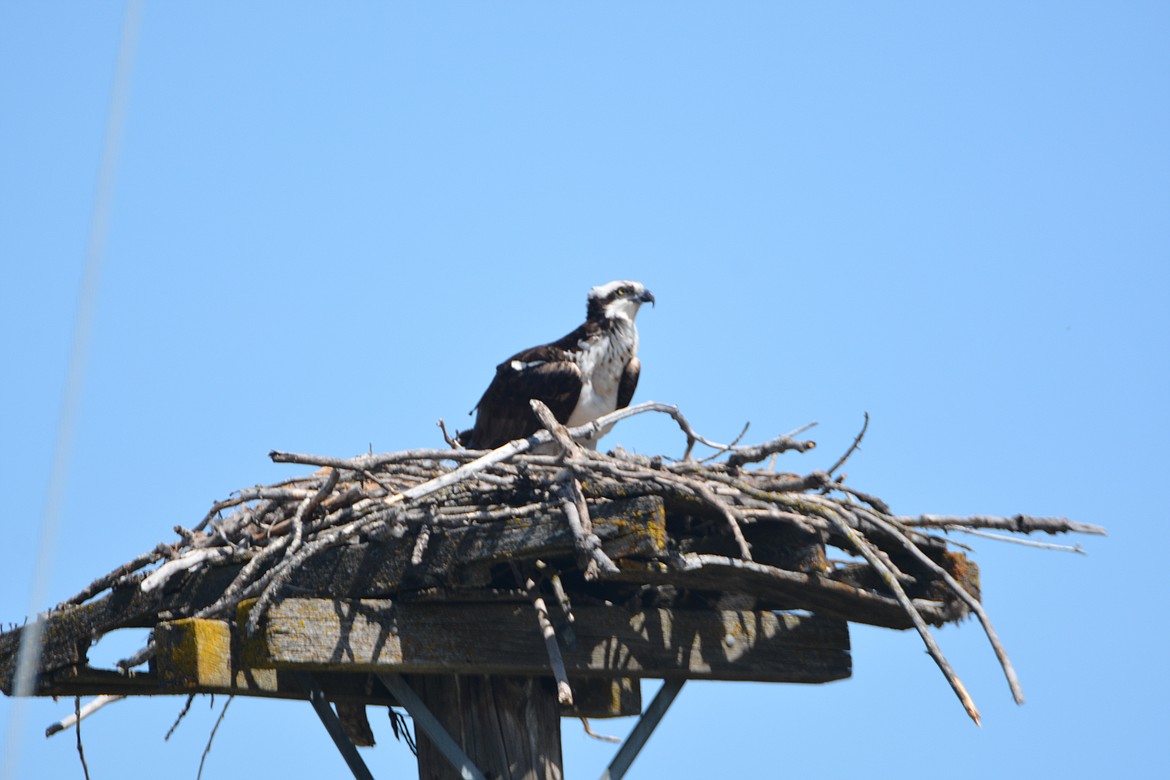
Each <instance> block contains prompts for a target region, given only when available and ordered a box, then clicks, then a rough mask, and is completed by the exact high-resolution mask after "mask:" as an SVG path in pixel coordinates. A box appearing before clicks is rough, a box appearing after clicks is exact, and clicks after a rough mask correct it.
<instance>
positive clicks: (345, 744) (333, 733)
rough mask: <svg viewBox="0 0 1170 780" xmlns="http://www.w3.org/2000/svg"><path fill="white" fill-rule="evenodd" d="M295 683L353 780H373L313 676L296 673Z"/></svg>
mask: <svg viewBox="0 0 1170 780" xmlns="http://www.w3.org/2000/svg"><path fill="white" fill-rule="evenodd" d="M297 681H298V682H299V683H300V684H301V687H302V688H303V689H304V691H305V693H306V694H308V696H309V703H310V704H312V705H313V709H314V710H316V711H317V717H319V718H320V719H321V723H322V724H324V726H325V730H326V731H328V732H329V736H330V737H332V738H333V744H335V745H337V749H338V750H339V751H341V757H342V758H344V759H345V763H346V764H348V765H349V771H351V772H353V776H354V778H355V780H374V776H373V775H372V774H370V770H369V767H367V766H366V762H365V761H363V760H362V757H361V756H360V755H358V750H357V748H356V747H354V744H353V743H352V742H350V741H349V737H347V736H346V734H345V728H344V727H343V726H342V725H341V721H340V720H339V719H338V717H337V713H335V712H334V711H333V708H332V707H331V706H329V702H328V701H326V700H325V692H324V691H322V690H321V686H319V685H317V681H316V680H314V679H313V675H311V674H309V673H308V672H298V673H297Z"/></svg>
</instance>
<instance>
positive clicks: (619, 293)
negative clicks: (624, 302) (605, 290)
mask: <svg viewBox="0 0 1170 780" xmlns="http://www.w3.org/2000/svg"><path fill="white" fill-rule="evenodd" d="M627 293H629V290H627V289H626V288H625V287H619V288H617V289H616V290H614V292H613V294H614V295H616V296H617V297H619V298H622V297H624V296H625V295H626V294H627Z"/></svg>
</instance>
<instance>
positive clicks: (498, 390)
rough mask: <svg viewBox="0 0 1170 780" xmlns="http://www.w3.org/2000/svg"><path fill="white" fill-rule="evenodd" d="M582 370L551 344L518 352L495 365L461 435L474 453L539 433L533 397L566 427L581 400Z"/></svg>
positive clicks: (563, 352) (561, 350)
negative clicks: (472, 423)
mask: <svg viewBox="0 0 1170 780" xmlns="http://www.w3.org/2000/svg"><path fill="white" fill-rule="evenodd" d="M581 384H582V382H581V370H580V369H579V368H578V367H577V364H576V363H574V362H572V361H571V360H568V359H567V357H566V355H565V351H564V350H563V349H560V348H558V347H555V346H552V345H545V346H543V347H533V348H532V349H526V350H524V351H523V352H518V353H516V354H515V355H513V356H512V357H510V358H508V359H507V360H505V361H504V362H503V363H500V365H498V366H496V375H495V378H493V379H492V382H491V384H490V385H488V389H487V390H486V391H484V394H483V398H481V399H479V403H478V404H476V407H475V408H476V416H475V427H474V428H473V429H472V430H470V431H465V432H464V433H462V434H460V441H462V442H463V444H464V445H465V446H468V447H471V448H473V449H479V450H488V449H495V448H496V447H499V446H500V445H502V444H506V443H508V442H510V441H512V440H513V439H519V438H522V437H524V436H531V435H532V434H533V433H535V432H536V431H537V430H539V429H540V422H539V421H538V420H537V419H536V415H535V414H533V412H532V407H531V406H530V405H529V401H530V400H531V399H533V398H538V399H540V400H541V401H543V402H544V403H545V405H547V406H548V408H549V409H550V410H551V411H552V413H553V416H555V417H556V418H557V420H558V421H560V422H562V423H563V422H566V421H567V420H568V419H569V415H571V414H572V413H573V409H574V408H575V407H576V406H577V399H578V398H579V397H580V395H581Z"/></svg>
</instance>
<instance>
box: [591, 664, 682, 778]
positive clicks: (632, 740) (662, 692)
mask: <svg viewBox="0 0 1170 780" xmlns="http://www.w3.org/2000/svg"><path fill="white" fill-rule="evenodd" d="M685 682H686V680H684V679H681V678H680V679H675V680H666V681H665V682H664V683H663V684H662V687H661V688H660V689H659V690H658V693H657V694H655V696H654V700H653V701H651V702H650V706H649V707H647V708H646V712H644V713H643V714H642V717H641V718H639V719H638V723H637V724H636V725H635V726H634V730H633V731H631V732H630V736H628V737H626V741H625V742H623V743H622V746H621V747H620V748H619V749H618V752H617V755H615V756H614V757H613V761H610V762H609V766H608V767H606V769H605V771H604V772H602V773H601V780H621V778H622V777H624V776H625V774H626V771H627V770H628V769H629V768H630V764H632V763H634V759H635V758H637V757H638V754H639V753H640V752H642V748H643V746H645V744H646V740H648V739H650V735H651V734H653V733H654V729H655V728H657V727H658V724H659V722H661V720H662V716H663V715H665V714H666V711H667V710H668V709H670V705H671V704H673V703H674V699H675V697H676V696H678V692H679V691H681V690H682V687H683V683H685Z"/></svg>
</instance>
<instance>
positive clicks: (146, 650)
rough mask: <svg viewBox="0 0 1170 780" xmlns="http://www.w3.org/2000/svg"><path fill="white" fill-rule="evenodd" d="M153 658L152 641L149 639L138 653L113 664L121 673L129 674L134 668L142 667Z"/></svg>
mask: <svg viewBox="0 0 1170 780" xmlns="http://www.w3.org/2000/svg"><path fill="white" fill-rule="evenodd" d="M151 658H154V640H153V639H151V640H150V641H149V642H147V643H146V647H143V648H141V649H140V650H139V651H138V652H136V653H134V655H132V656H130V657H129V658H123V659H122V660H121V661H118V663H116V664H114V665H115V666H117V667H118V668H119V669H121V670H122V671H123V672H129V671H130V670H131V669H133V668H134V667H135V666H142V664H144V663H146V662H147V661H149V660H150V659H151Z"/></svg>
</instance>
